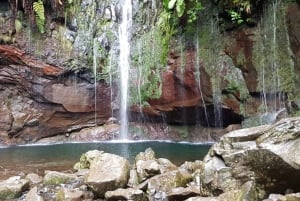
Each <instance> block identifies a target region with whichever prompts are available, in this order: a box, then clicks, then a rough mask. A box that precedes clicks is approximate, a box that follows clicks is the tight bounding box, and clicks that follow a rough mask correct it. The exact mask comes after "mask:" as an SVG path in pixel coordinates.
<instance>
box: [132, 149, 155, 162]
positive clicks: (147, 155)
mask: <svg viewBox="0 0 300 201" xmlns="http://www.w3.org/2000/svg"><path fill="white" fill-rule="evenodd" d="M155 159H156V158H155V152H154V151H153V150H152V149H151V148H147V149H146V150H145V152H140V153H139V154H138V155H136V157H135V161H139V160H143V161H147V160H155Z"/></svg>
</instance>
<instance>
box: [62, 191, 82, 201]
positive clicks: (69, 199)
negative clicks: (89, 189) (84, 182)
mask: <svg viewBox="0 0 300 201" xmlns="http://www.w3.org/2000/svg"><path fill="white" fill-rule="evenodd" d="M64 197H65V201H82V200H83V199H84V193H83V191H80V190H75V189H73V190H69V189H65V190H64Z"/></svg>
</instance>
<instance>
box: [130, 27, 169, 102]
mask: <svg viewBox="0 0 300 201" xmlns="http://www.w3.org/2000/svg"><path fill="white" fill-rule="evenodd" d="M161 38H162V36H161V35H160V31H159V30H158V29H157V28H154V29H152V30H151V31H150V32H149V33H146V34H144V35H143V36H141V37H140V38H139V39H138V40H137V42H136V44H134V46H133V55H132V58H133V59H132V66H133V67H134V68H135V71H136V73H133V74H135V75H136V77H131V86H132V87H131V90H130V93H131V102H132V104H140V105H145V104H147V102H146V101H147V100H149V99H157V98H159V97H160V95H161V77H160V72H161V69H162V68H163V67H164V66H165V60H164V58H162V57H161V54H162V52H163V51H164V50H163V48H162V46H161Z"/></svg>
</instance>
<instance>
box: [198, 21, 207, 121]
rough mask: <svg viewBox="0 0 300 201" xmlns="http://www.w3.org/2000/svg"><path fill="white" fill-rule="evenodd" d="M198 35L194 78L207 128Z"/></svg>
mask: <svg viewBox="0 0 300 201" xmlns="http://www.w3.org/2000/svg"><path fill="white" fill-rule="evenodd" d="M197 32H198V26H197ZM198 35H199V34H198V33H197V35H196V53H195V54H196V55H195V57H196V63H195V65H196V66H195V77H196V80H197V82H198V88H199V92H200V96H201V102H202V104H203V108H204V115H205V120H206V124H207V126H209V121H208V114H207V109H206V104H205V101H204V98H203V93H202V86H201V73H200V58H199V54H200V53H199V45H200V44H199V36H198Z"/></svg>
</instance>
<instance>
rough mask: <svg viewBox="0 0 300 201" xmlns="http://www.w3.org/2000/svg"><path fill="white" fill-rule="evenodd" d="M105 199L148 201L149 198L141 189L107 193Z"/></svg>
mask: <svg viewBox="0 0 300 201" xmlns="http://www.w3.org/2000/svg"><path fill="white" fill-rule="evenodd" d="M105 199H106V200H108V201H118V200H132V201H148V198H147V196H146V195H145V193H144V192H143V191H142V190H139V189H133V188H128V189H122V188H119V189H116V190H114V191H107V192H106V193H105Z"/></svg>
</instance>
